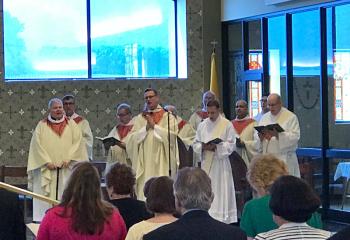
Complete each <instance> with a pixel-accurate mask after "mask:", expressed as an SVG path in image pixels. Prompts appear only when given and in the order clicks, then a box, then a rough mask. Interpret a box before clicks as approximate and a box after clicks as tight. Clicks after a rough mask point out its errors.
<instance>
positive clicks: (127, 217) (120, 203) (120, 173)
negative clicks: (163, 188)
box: [106, 162, 151, 229]
mask: <svg viewBox="0 0 350 240" xmlns="http://www.w3.org/2000/svg"><path fill="white" fill-rule="evenodd" d="M135 181H136V179H135V174H134V173H133V171H132V169H131V167H129V166H128V165H126V164H123V163H119V162H117V163H115V164H113V165H112V166H111V167H110V169H109V171H108V173H107V175H106V182H107V192H108V195H109V199H110V200H109V201H110V203H112V204H113V205H114V206H116V207H117V208H118V209H119V212H120V214H121V215H122V217H123V219H124V222H125V225H126V228H127V229H129V228H130V227H131V226H132V225H134V224H135V223H138V222H140V221H142V220H146V219H148V218H150V217H151V214H150V213H149V212H148V211H147V209H146V206H145V203H144V202H143V201H139V200H136V199H134V198H132V195H133V193H134V186H135Z"/></svg>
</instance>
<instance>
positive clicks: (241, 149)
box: [232, 100, 258, 167]
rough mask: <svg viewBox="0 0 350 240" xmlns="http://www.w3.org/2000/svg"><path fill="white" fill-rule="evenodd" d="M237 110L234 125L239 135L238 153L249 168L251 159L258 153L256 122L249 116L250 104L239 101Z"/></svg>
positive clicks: (237, 141)
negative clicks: (255, 133) (255, 134)
mask: <svg viewBox="0 0 350 240" xmlns="http://www.w3.org/2000/svg"><path fill="white" fill-rule="evenodd" d="M235 110H236V118H235V119H234V120H232V125H233V127H234V129H235V131H236V133H237V135H238V136H237V139H236V147H237V150H236V151H237V153H238V154H239V155H240V156H241V158H242V159H243V160H244V162H245V164H246V165H247V167H248V166H249V163H250V159H252V158H253V157H254V156H255V155H256V154H257V153H258V151H257V143H256V141H255V139H254V132H255V131H254V127H255V126H256V121H255V120H254V119H252V118H250V117H249V116H248V104H247V102H246V101H244V100H238V101H237V102H236V109H235Z"/></svg>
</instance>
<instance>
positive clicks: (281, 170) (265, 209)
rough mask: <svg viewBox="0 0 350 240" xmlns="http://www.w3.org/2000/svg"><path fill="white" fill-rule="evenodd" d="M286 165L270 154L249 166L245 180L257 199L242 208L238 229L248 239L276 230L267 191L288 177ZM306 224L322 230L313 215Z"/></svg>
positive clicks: (319, 222) (257, 159)
mask: <svg viewBox="0 0 350 240" xmlns="http://www.w3.org/2000/svg"><path fill="white" fill-rule="evenodd" d="M287 169H288V167H287V164H286V163H285V162H284V161H282V160H279V159H278V158H276V157H275V156H273V155H271V154H266V155H258V156H256V157H254V158H253V159H252V161H251V163H250V165H249V169H248V173H247V178H248V181H249V183H250V185H251V186H252V188H253V189H254V190H255V191H256V192H257V196H258V198H256V199H252V200H250V201H249V202H247V203H246V204H245V206H244V209H243V213H242V217H241V221H240V227H241V229H243V230H244V231H245V232H246V234H247V236H248V239H253V238H254V237H255V236H256V235H257V234H258V233H262V232H267V231H270V230H273V229H276V228H278V226H277V225H276V223H275V222H274V221H273V219H272V212H271V210H270V208H269V201H270V192H269V189H270V187H271V185H272V184H273V182H274V181H275V180H276V179H277V178H278V177H280V176H283V175H288V170H287ZM308 224H309V225H310V226H312V227H315V228H322V222H321V218H320V216H319V214H318V213H314V214H313V215H312V217H311V219H310V220H309V221H308Z"/></svg>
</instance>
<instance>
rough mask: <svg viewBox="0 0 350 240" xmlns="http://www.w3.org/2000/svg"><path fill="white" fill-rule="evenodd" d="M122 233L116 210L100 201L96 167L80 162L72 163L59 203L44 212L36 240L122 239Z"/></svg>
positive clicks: (122, 227)
mask: <svg viewBox="0 0 350 240" xmlns="http://www.w3.org/2000/svg"><path fill="white" fill-rule="evenodd" d="M125 236H126V227H125V223H124V221H123V219H122V217H121V216H120V214H119V212H118V210H117V209H115V208H114V207H113V206H112V205H111V204H110V203H107V202H105V201H103V200H102V197H101V187H100V177H99V175H98V172H97V169H96V168H95V167H94V166H93V165H92V164H91V163H89V162H82V163H78V164H76V165H75V167H74V169H73V172H72V175H71V176H70V178H69V181H68V184H67V186H66V188H65V190H64V192H63V195H62V201H61V203H60V204H59V205H58V206H56V207H53V208H51V209H50V210H48V212H47V213H46V215H45V217H44V219H43V221H42V222H41V224H40V228H39V232H38V237H37V240H51V239H52V240H54V239H76V240H79V239H84V240H95V239H96V240H97V239H98V240H123V239H125Z"/></svg>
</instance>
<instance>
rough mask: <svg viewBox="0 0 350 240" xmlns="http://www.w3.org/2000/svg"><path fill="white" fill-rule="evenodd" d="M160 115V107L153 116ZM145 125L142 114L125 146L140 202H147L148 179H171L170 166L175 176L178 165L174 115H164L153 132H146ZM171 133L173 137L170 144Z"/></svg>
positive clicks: (150, 130)
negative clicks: (146, 184)
mask: <svg viewBox="0 0 350 240" xmlns="http://www.w3.org/2000/svg"><path fill="white" fill-rule="evenodd" d="M160 111H164V110H163V109H162V108H161V106H158V107H157V109H156V110H154V111H153V112H160ZM168 116H169V123H170V124H169V129H168ZM146 125H147V121H146V119H145V118H144V117H143V116H142V114H139V115H138V116H136V117H135V118H134V127H133V128H132V130H131V133H130V138H129V140H128V142H127V143H126V152H127V154H128V156H129V157H130V159H131V162H132V168H133V169H134V171H135V173H136V194H137V198H138V199H140V200H144V199H145V197H144V195H143V187H144V185H145V182H146V181H147V180H148V179H149V178H151V177H159V176H169V164H170V165H171V166H170V168H171V175H172V176H175V174H176V170H177V166H178V163H179V161H178V156H179V154H178V149H177V139H176V138H177V132H178V128H177V121H176V119H175V117H174V116H173V114H171V113H167V112H164V114H163V116H162V117H161V119H160V121H159V122H158V123H157V124H155V126H154V129H148V130H147V129H146ZM168 130H169V132H168ZM168 133H169V134H170V142H169V140H168ZM169 146H170V152H169ZM169 157H170V163H169Z"/></svg>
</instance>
